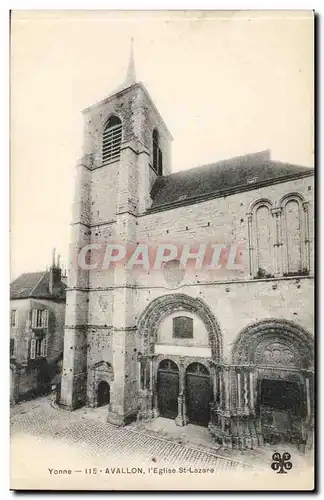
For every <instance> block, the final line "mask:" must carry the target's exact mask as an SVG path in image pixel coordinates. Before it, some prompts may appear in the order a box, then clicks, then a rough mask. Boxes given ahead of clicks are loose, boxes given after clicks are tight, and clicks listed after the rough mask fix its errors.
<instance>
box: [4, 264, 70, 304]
mask: <svg viewBox="0 0 324 500" xmlns="http://www.w3.org/2000/svg"><path fill="white" fill-rule="evenodd" d="M49 276H50V273H49V271H45V272H44V271H43V272H37V273H24V274H21V275H20V276H19V277H18V278H17V279H15V280H14V281H13V282H12V283H11V284H10V299H24V298H35V299H50V300H62V301H63V300H65V288H66V285H65V284H64V283H63V282H62V281H61V285H60V287H59V290H58V292H57V293H55V294H51V293H50V291H49Z"/></svg>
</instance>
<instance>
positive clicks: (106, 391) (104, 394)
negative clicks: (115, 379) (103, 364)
mask: <svg viewBox="0 0 324 500" xmlns="http://www.w3.org/2000/svg"><path fill="white" fill-rule="evenodd" d="M97 400H98V406H105V405H107V404H109V402H110V387H109V384H108V383H107V382H104V381H103V380H102V381H101V382H99V384H98V399H97Z"/></svg>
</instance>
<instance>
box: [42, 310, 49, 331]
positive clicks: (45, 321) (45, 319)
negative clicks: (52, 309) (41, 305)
mask: <svg viewBox="0 0 324 500" xmlns="http://www.w3.org/2000/svg"><path fill="white" fill-rule="evenodd" d="M42 326H43V328H48V310H47V309H44V311H43V318H42Z"/></svg>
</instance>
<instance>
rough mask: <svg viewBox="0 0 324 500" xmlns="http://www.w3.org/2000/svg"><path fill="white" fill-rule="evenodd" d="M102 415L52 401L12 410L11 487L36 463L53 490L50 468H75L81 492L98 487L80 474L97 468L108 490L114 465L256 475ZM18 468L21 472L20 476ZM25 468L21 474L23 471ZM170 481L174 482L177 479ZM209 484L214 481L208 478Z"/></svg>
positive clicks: (28, 477)
mask: <svg viewBox="0 0 324 500" xmlns="http://www.w3.org/2000/svg"><path fill="white" fill-rule="evenodd" d="M104 411H105V408H98V409H95V410H92V409H84V408H83V409H79V410H76V411H74V412H68V411H65V410H62V409H58V408H56V407H55V406H54V405H53V403H52V399H51V398H49V397H43V398H39V399H35V400H33V401H28V402H25V403H22V404H18V405H16V406H14V407H12V408H11V418H10V420H11V442H12V463H13V464H14V465H12V481H13V483H19V484H22V483H23V484H25V482H26V481H27V482H28V481H29V480H31V479H32V476H31V474H34V470H35V464H37V470H38V473H39V474H41V477H42V481H43V482H44V480H45V479H46V484H48V485H49V488H50V487H52V488H53V487H55V488H57V487H58V486H57V484H56V483H55V482H54V477H53V475H52V474H51V473H50V472H49V469H50V468H55V469H62V468H64V469H66V468H72V469H73V471H74V474H79V477H78V486H79V487H80V488H81V485H82V484H83V488H90V486H91V484H92V487H98V484H97V483H96V484H95V486H94V477H90V476H89V475H87V474H88V472H86V473H85V474H86V475H87V476H84V475H83V477H81V476H80V474H81V471H89V470H90V469H92V468H97V469H96V472H94V474H97V473H98V474H99V472H100V473H102V477H101V479H102V481H101V483H102V484H103V485H105V486H102V489H106V488H107V489H109V487H108V485H107V484H106V482H107V474H105V477H103V474H104V472H105V470H106V469H104V467H105V468H107V467H108V468H109V467H111V468H112V469H111V470H113V469H114V468H116V467H122V468H126V467H130V468H132V467H144V468H145V470H147V471H148V470H152V469H153V468H158V469H159V470H162V471H163V470H164V469H163V468H166V467H173V468H176V470H178V469H179V468H180V467H182V468H190V467H191V468H204V469H210V470H211V471H212V477H213V478H214V481H215V480H216V477H220V473H221V474H222V475H223V474H224V473H226V474H228V473H232V472H235V477H236V478H237V474H239V475H241V474H242V473H243V474H244V475H245V473H246V472H250V473H254V474H258V472H257V470H256V469H251V468H246V467H243V465H242V463H240V462H239V461H236V460H232V459H231V458H230V457H222V456H218V455H216V454H214V453H211V452H209V451H208V452H206V451H203V450H199V449H195V448H192V447H190V446H186V445H183V444H178V443H176V442H172V441H169V440H166V439H161V438H159V437H157V436H156V435H152V434H145V433H143V432H138V431H137V430H134V429H132V428H130V427H124V428H120V427H116V426H114V425H111V424H109V423H107V422H105V421H104V419H103V416H104ZM18 463H19V466H18ZM149 468H151V469H149ZM18 469H19V474H18V473H17V472H16V471H18ZM22 469H23V472H21V470H22ZM109 470H110V469H109ZM267 470H269V467H267ZM73 471H72V472H73ZM253 471H255V472H253ZM90 474H91V473H90ZM112 474H114V472H112ZM123 474H124V472H123ZM143 474H145V472H144V473H143ZM159 474H163V472H159V473H157V476H156V477H154V484H155V485H156V484H157V483H158V482H159V481H161V478H160V477H158V476H159ZM108 476H109V474H108ZM131 477H132V483H131V484H132V485H133V486H132V487H134V488H135V487H136V482H137V481H138V480H139V477H138V476H137V477H136V478H135V476H131ZM168 477H169V476H168ZM124 478H125V481H124ZM59 479H60V487H59V489H64V488H67V489H68V488H69V484H68V483H67V480H68V479H71V478H67V477H65V476H64V477H62V476H60V478H59ZM108 479H109V478H108ZM151 479H152V478H151ZM169 479H170V481H171V482H172V480H173V478H172V477H170V478H169ZM169 479H168V480H169ZM187 479H188V481H189V483H190V481H192V479H193V478H190V477H188V478H186V481H187ZM197 479H198V478H197V477H196V480H197ZM55 480H56V481H57V480H58V476H55ZM110 480H111V477H110ZM119 480H120V481H121V483H120V484H124V485H125V488H127V489H129V486H128V487H127V481H128V480H130V478H129V477H127V478H126V476H120V477H119ZM142 480H143V477H142ZM206 480H207V478H205V477H201V478H200V488H203V487H204V485H203V484H202V483H201V481H203V482H204V481H206ZM209 480H211V478H210V477H209ZM105 481H106V482H105ZM43 482H42V483H41V484H42V485H43ZM32 484H33V483H32ZM109 484H111V483H109ZM141 484H143V481H142V483H141ZM215 484H216V483H215ZM51 485H52V486H51ZM53 485H54V486H53ZM13 487H15V486H14V485H13ZM25 487H26V486H25ZM31 487H33V488H34V487H35V486H34V485H32V486H31ZM43 487H44V486H43ZM147 487H152V486H151V483H148V485H147ZM232 487H233V485H232ZM206 488H207V483H206Z"/></svg>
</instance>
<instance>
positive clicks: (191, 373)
mask: <svg viewBox="0 0 324 500" xmlns="http://www.w3.org/2000/svg"><path fill="white" fill-rule="evenodd" d="M212 395H213V394H212V387H211V383H210V375H209V371H208V370H207V368H205V366H204V365H202V364H200V363H191V364H190V365H189V366H188V368H187V371H186V404H187V417H188V419H189V422H190V423H192V424H196V425H201V426H204V427H207V426H208V423H209V421H210V402H211V400H212Z"/></svg>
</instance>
